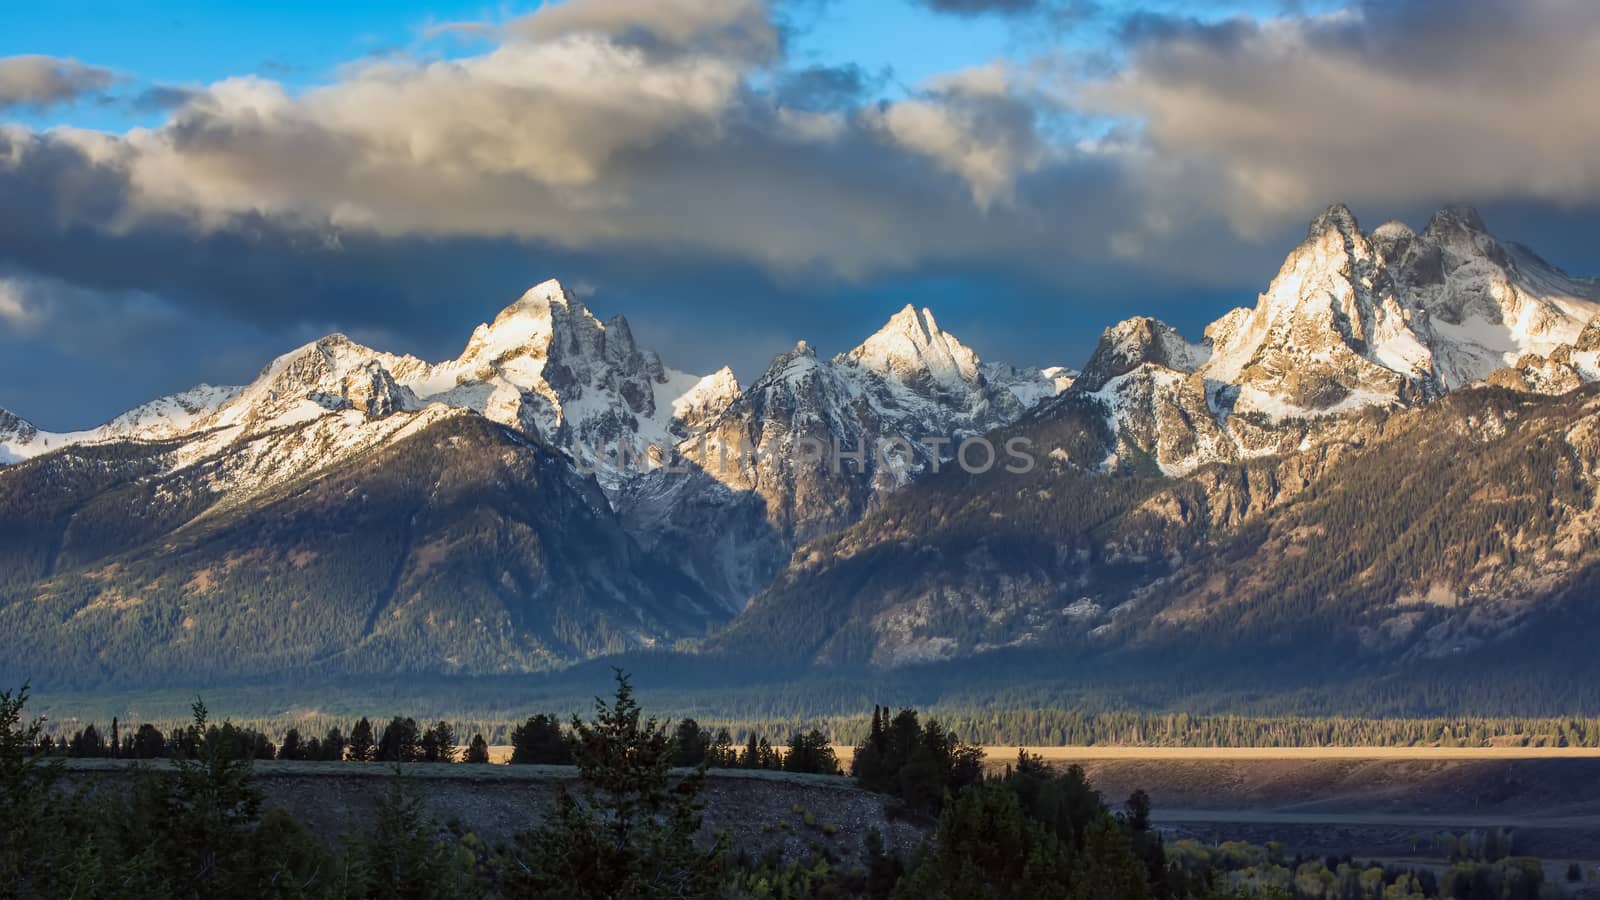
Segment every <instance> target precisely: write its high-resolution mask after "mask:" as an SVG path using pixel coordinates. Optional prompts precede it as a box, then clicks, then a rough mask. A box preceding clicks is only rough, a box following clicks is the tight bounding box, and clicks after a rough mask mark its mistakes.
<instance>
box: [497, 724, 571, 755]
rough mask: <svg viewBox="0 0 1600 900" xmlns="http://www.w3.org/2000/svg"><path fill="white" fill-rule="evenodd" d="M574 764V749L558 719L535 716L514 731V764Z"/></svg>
mask: <svg viewBox="0 0 1600 900" xmlns="http://www.w3.org/2000/svg"><path fill="white" fill-rule="evenodd" d="M572 761H573V760H572V747H571V745H570V744H569V743H568V741H567V736H566V735H565V734H562V732H561V723H560V721H558V720H557V719H556V717H555V716H547V715H544V714H543V713H541V714H539V715H536V716H531V717H529V719H528V721H526V722H524V723H522V724H521V725H518V726H517V727H516V728H514V729H512V731H511V764H512V765H519V766H520V765H545V766H570V765H572Z"/></svg>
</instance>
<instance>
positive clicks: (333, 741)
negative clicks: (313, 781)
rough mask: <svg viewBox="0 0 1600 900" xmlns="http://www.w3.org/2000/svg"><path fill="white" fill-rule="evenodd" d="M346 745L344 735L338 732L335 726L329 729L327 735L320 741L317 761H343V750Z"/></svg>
mask: <svg viewBox="0 0 1600 900" xmlns="http://www.w3.org/2000/svg"><path fill="white" fill-rule="evenodd" d="M348 743H349V742H348V741H346V740H345V737H344V735H343V734H341V733H340V732H339V727H338V726H337V725H336V726H333V727H332V728H329V729H328V733H327V735H326V736H325V737H323V739H322V745H321V747H320V748H318V749H319V750H320V752H319V753H318V754H317V759H322V760H328V761H331V762H338V761H339V760H342V759H344V748H345V745H346V744H348Z"/></svg>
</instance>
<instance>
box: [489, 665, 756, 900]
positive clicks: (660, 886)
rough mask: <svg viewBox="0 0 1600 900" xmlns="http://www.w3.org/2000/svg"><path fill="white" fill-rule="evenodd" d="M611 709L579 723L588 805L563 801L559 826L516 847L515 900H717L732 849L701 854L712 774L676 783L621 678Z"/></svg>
mask: <svg viewBox="0 0 1600 900" xmlns="http://www.w3.org/2000/svg"><path fill="white" fill-rule="evenodd" d="M616 679H617V688H616V693H615V696H614V697H613V700H612V702H611V703H609V704H608V703H606V702H605V701H603V700H601V699H599V698H596V700H595V712H594V718H593V719H592V720H591V721H588V722H585V721H582V720H580V719H578V718H577V717H576V716H574V717H573V720H572V729H573V733H574V740H573V748H574V753H575V757H576V762H577V765H578V774H579V777H580V779H581V780H582V783H583V790H582V793H581V796H574V795H571V794H569V793H567V792H566V791H562V793H561V795H560V796H559V797H558V800H557V804H556V815H555V816H554V820H553V821H551V822H547V823H546V824H544V825H543V826H541V827H539V828H535V829H533V830H532V831H529V832H525V833H523V834H522V835H519V836H518V838H517V839H516V844H515V846H514V848H513V849H512V851H511V859H510V862H509V865H507V866H506V867H505V868H504V869H503V878H504V883H503V884H502V888H503V893H504V894H505V895H507V896H515V897H527V898H541V900H543V898H548V900H556V898H560V900H568V898H572V900H654V898H658V897H680V898H690V900H710V898H714V897H718V896H720V895H721V889H722V887H723V880H724V878H725V870H724V857H725V848H724V846H723V843H722V841H721V840H718V841H717V843H716V844H714V845H713V846H711V847H709V848H705V847H702V846H700V845H699V843H698V842H697V839H696V838H697V834H698V832H699V829H700V803H699V800H698V796H699V792H700V789H701V787H702V785H703V782H704V768H701V769H700V770H698V771H697V772H695V773H694V774H692V775H689V776H687V777H685V778H683V779H681V780H679V781H678V783H677V784H675V785H674V784H673V783H672V778H671V768H672V763H673V754H674V749H675V748H674V746H673V741H672V739H671V738H670V737H669V736H668V734H667V730H666V728H665V727H664V726H662V725H661V724H659V723H658V722H657V720H656V719H654V718H650V719H646V718H644V716H643V714H642V712H641V710H640V709H639V706H638V704H637V703H636V702H635V701H634V699H633V688H632V686H631V685H630V684H629V682H628V677H627V676H626V675H625V674H623V672H622V671H621V670H617V672H616Z"/></svg>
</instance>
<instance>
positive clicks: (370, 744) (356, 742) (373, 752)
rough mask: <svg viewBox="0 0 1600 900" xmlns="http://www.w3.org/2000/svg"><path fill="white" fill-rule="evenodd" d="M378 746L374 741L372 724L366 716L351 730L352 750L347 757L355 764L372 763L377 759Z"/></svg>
mask: <svg viewBox="0 0 1600 900" xmlns="http://www.w3.org/2000/svg"><path fill="white" fill-rule="evenodd" d="M377 753H378V745H377V743H376V742H374V741H373V739H372V723H371V722H370V721H368V720H367V718H366V716H362V717H361V721H359V722H357V723H356V727H354V728H352V729H350V750H349V752H348V753H347V754H346V756H347V757H348V758H349V759H350V760H352V761H354V762H371V761H372V760H373V759H375V758H377Z"/></svg>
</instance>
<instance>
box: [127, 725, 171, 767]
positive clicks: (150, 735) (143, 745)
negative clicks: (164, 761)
mask: <svg viewBox="0 0 1600 900" xmlns="http://www.w3.org/2000/svg"><path fill="white" fill-rule="evenodd" d="M166 753H167V739H166V738H165V737H163V736H162V735H161V729H159V728H157V727H155V726H154V725H151V724H150V723H149V722H146V723H144V724H143V725H140V726H139V730H138V731H136V732H134V733H133V757H134V758H135V759H159V758H161V757H163V756H165V755H166Z"/></svg>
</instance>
